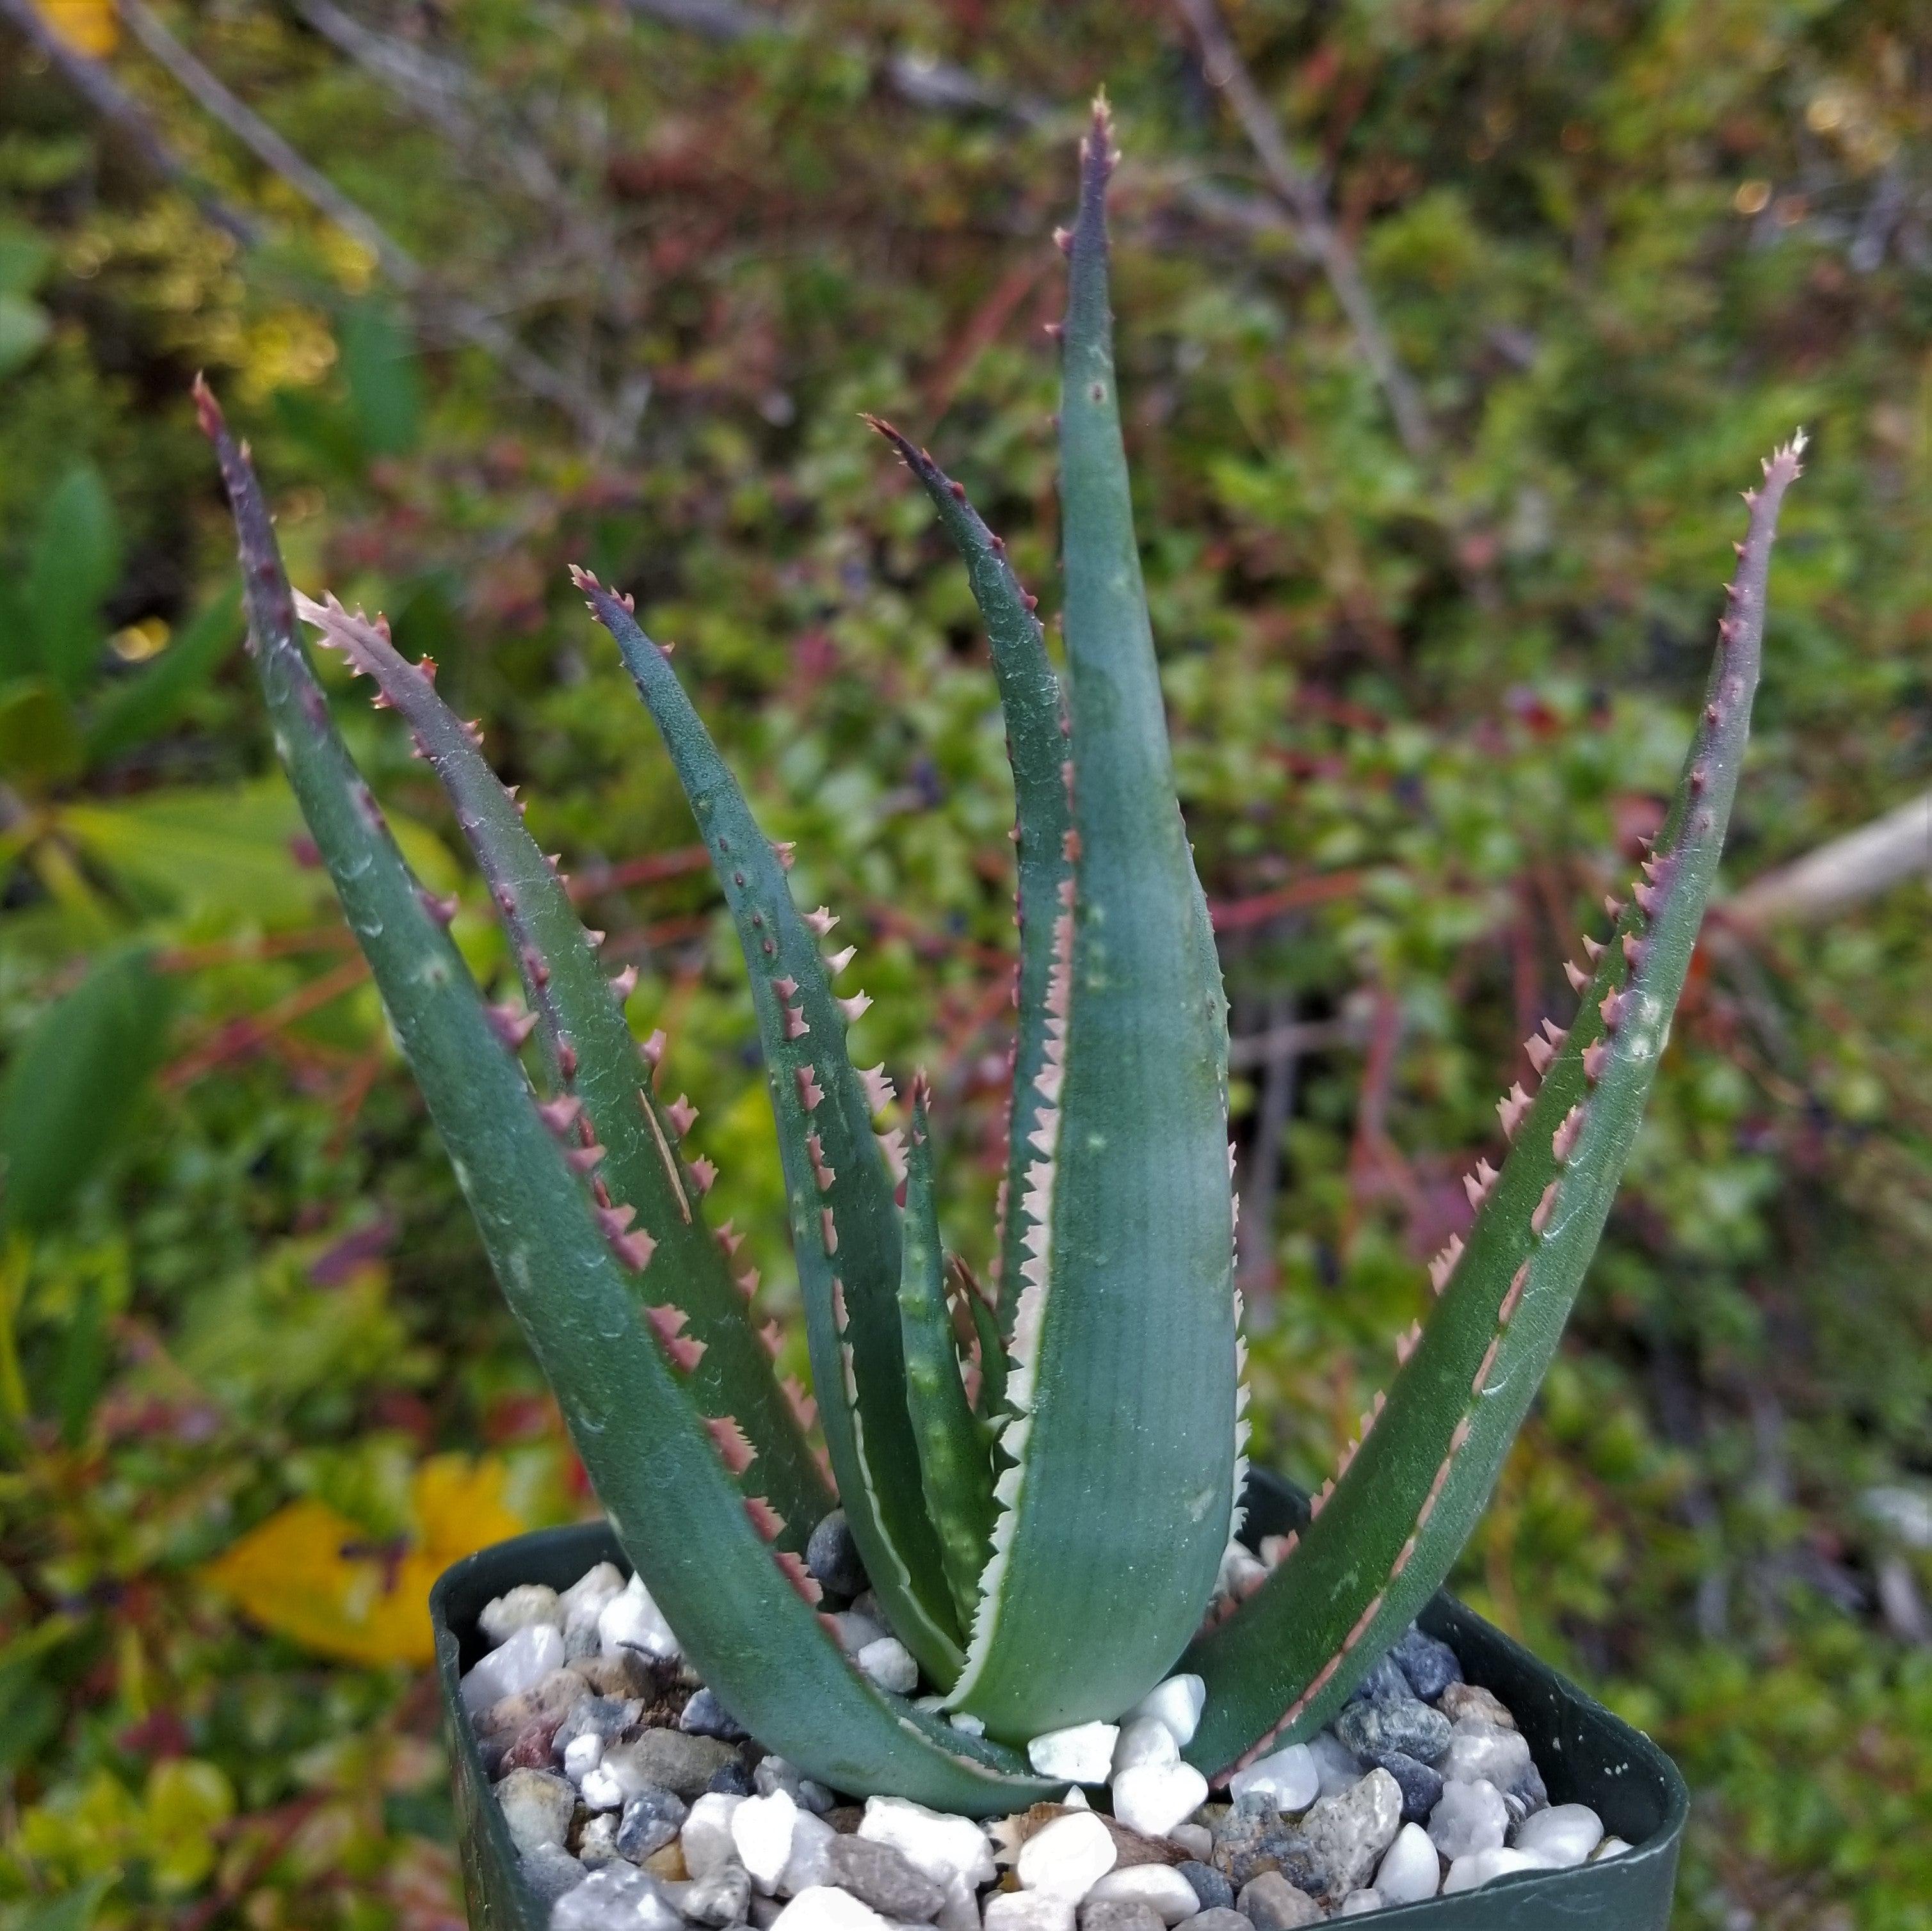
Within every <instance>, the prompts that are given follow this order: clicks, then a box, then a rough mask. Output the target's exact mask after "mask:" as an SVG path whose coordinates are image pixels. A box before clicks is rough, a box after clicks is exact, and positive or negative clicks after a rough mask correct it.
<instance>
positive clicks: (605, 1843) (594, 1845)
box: [577, 1810, 617, 1871]
mask: <svg viewBox="0 0 1932 1931" xmlns="http://www.w3.org/2000/svg"><path fill="white" fill-rule="evenodd" d="M616 1858H617V1813H616V1812H615V1811H614V1810H599V1811H598V1812H596V1813H595V1814H594V1815H592V1816H589V1817H586V1819H584V1820H583V1825H582V1827H581V1828H580V1829H579V1830H578V1831H577V1861H578V1863H580V1864H582V1865H583V1867H584V1869H585V1870H592V1871H594V1870H596V1869H598V1867H599V1866H600V1865H603V1864H614V1863H615V1862H616Z"/></svg>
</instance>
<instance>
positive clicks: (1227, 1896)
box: [1175, 1858, 1235, 1911]
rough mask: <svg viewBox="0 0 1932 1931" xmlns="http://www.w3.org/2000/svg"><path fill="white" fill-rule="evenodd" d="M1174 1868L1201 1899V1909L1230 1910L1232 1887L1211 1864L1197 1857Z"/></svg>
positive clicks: (1232, 1907)
mask: <svg viewBox="0 0 1932 1931" xmlns="http://www.w3.org/2000/svg"><path fill="white" fill-rule="evenodd" d="M1175 1868H1176V1869H1177V1870H1179V1872H1180V1873H1181V1876H1183V1877H1184V1878H1185V1879H1187V1882H1188V1885H1189V1888H1190V1889H1191V1890H1192V1891H1193V1893H1194V1895H1195V1896H1196V1897H1198V1898H1199V1900H1201V1909H1202V1910H1203V1911H1232V1910H1233V1909H1234V1908H1235V1887H1234V1886H1233V1885H1231V1884H1230V1883H1229V1882H1228V1880H1227V1879H1226V1878H1225V1877H1223V1876H1222V1875H1221V1873H1220V1872H1219V1871H1217V1870H1216V1869H1215V1868H1214V1866H1213V1865H1212V1864H1202V1862H1201V1861H1199V1859H1198V1858H1189V1859H1188V1861H1187V1862H1186V1863H1185V1864H1180V1865H1177V1866H1176V1867H1175Z"/></svg>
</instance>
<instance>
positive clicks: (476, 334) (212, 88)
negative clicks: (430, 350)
mask: <svg viewBox="0 0 1932 1931" xmlns="http://www.w3.org/2000/svg"><path fill="white" fill-rule="evenodd" d="M121 19H122V20H123V21H124V22H125V23H126V25H127V28H128V31H130V33H131V34H133V37H134V38H135V39H136V40H138V41H139V43H140V44H141V46H142V49H144V50H145V52H146V53H147V54H148V55H149V56H150V57H151V58H152V59H153V60H154V61H156V62H157V64H159V65H160V66H161V67H164V68H165V69H166V70H167V72H168V73H169V75H170V76H172V78H173V79H174V80H175V82H177V83H178V85H180V87H181V88H182V90H183V91H184V92H185V93H186V94H188V95H189V96H190V98H192V99H193V100H194V101H195V103H196V104H197V105H198V106H200V107H201V108H202V109H203V111H204V112H206V113H207V114H208V115H209V116H210V117H211V118H213V119H214V120H215V121H217V122H219V123H220V125H221V126H222V127H225V128H226V130H228V132H229V133H230V134H232V135H233V136H234V137H235V138H236V139H237V140H238V141H239V142H241V143H242V145H243V146H244V147H245V148H247V149H248V151H249V152H250V153H251V154H253V155H254V157H255V158H256V159H257V160H258V161H260V163H262V165H263V166H264V167H266V168H267V169H269V171H270V172H272V173H273V174H275V175H278V176H279V177H280V178H281V179H282V180H283V181H286V182H287V184H288V185H289V186H290V187H292V188H293V189H294V190H295V191H296V193H298V194H299V195H300V196H302V199H304V200H305V201H306V202H308V203H309V205H311V207H312V208H315V209H316V210H317V212H318V213H320V214H323V216H325V217H326V218H327V219H328V220H331V221H332V222H334V223H335V225H336V226H338V227H339V228H341V229H342V230H343V231H344V233H346V234H349V235H353V236H354V237H355V238H356V240H357V241H360V242H361V243H362V245H363V246H364V247H365V248H367V249H368V250H369V252H370V253H371V254H372V255H373V256H374V257H375V259H376V261H377V264H378V265H379V266H380V268H381V269H382V271H383V274H385V275H386V277H388V278H389V280H390V281H392V282H393V283H395V286H397V287H398V288H399V289H401V290H402V291H403V292H404V293H405V294H406V295H409V296H410V298H412V300H413V301H414V302H415V303H416V305H417V307H418V308H419V311H420V312H421V313H422V316H423V318H424V319H425V321H426V322H429V323H431V324H432V325H434V324H437V323H439V322H440V324H441V325H443V327H445V328H447V330H448V331H449V333H450V334H452V335H454V336H455V337H457V338H458V339H459V340H464V341H467V342H469V343H472V344H473V345H474V346H476V347H478V348H480V349H483V350H484V352H486V353H487V354H488V355H490V357H492V358H493V359H494V360H495V361H496V362H498V363H499V364H500V365H501V366H502V369H503V370H504V371H505V373H506V374H508V376H510V377H511V379H512V380H513V381H514V382H517V383H518V384H519V385H520V386H521V387H522V388H525V389H526V390H527V391H529V393H530V394H532V395H534V396H536V397H538V398H540V399H541V400H543V401H545V402H547V403H551V404H553V406H556V408H558V409H561V410H562V412H564V413H565V415H568V417H569V418H571V421H573V422H574V424H576V426H577V429H578V430H580V432H581V433H582V434H583V436H585V437H586V439H587V440H589V441H590V442H592V443H594V444H598V445H601V444H604V443H606V442H609V441H610V412H609V411H608V410H607V409H605V407H604V406H603V405H602V404H601V403H600V402H599V401H598V399H597V398H596V397H595V396H593V395H592V394H590V393H589V391H586V389H584V388H582V387H581V386H580V385H579V384H577V382H573V381H572V380H571V379H570V377H568V376H566V375H565V374H564V373H562V370H559V369H557V368H555V367H553V366H552V365H551V364H550V363H548V362H547V361H544V358H542V357H541V355H537V354H536V353H535V352H534V351H532V350H531V349H528V348H526V347H525V346H524V345H523V343H521V342H520V341H519V340H517V337H515V335H514V334H512V333H511V331H510V330H509V329H508V328H506V327H505V325H503V323H502V322H500V321H499V320H498V319H496V316H493V315H491V314H490V313H488V312H487V310H484V309H483V308H481V307H478V305H477V304H475V303H474V302H472V301H469V300H467V299H466V298H463V297H461V296H450V295H442V294H440V293H438V292H437V291H436V290H434V289H433V288H432V286H431V280H430V277H429V274H428V271H426V270H425V268H424V267H423V265H422V263H421V262H419V261H418V260H417V259H416V257H415V256H413V255H412V254H411V253H410V252H409V250H407V248H405V247H403V245H402V244H401V242H399V241H396V240H395V238H393V237H392V235H390V234H389V232H388V230H387V229H385V228H384V227H383V225H382V224H381V223H380V222H379V221H377V220H376V218H375V217H374V215H372V214H370V213H369V212H368V210H367V209H365V208H362V206H360V205H359V204H358V203H357V202H355V201H354V200H353V199H351V198H350V196H347V194H345V193H343V191H342V190H341V189H340V188H339V187H337V186H336V185H335V183H334V182H333V181H331V180H330V179H329V177H328V176H327V175H325V174H324V173H323V172H322V171H321V170H320V169H318V168H317V167H315V166H313V165H311V163H310V162H309V161H308V160H306V159H305V157H303V156H302V154H299V153H298V152H297V151H296V149H295V148H293V147H292V146H291V145H290V143H289V142H287V141H286V140H284V139H283V137H282V136H281V135H280V134H278V133H276V131H275V129H274V128H272V127H270V126H269V124H268V123H267V122H266V121H264V120H263V118H261V116H260V115H258V114H257V113H256V112H254V110H253V109H251V108H250V107H248V106H246V105H245V103H243V102H242V101H241V100H239V99H237V98H236V96H235V95H234V94H232V93H231V92H229V90H228V88H226V86H224V85H223V83H222V82H220V80H218V79H217V78H216V77H215V76H214V73H211V71H210V70H209V69H208V68H207V67H205V66H203V65H202V63H201V62H200V61H198V60H197V59H196V58H195V57H194V55H193V54H191V53H190V52H189V51H188V50H187V48H186V47H184V46H182V45H181V43H180V41H178V40H176V39H175V37H174V36H173V35H172V34H171V33H169V31H168V30H167V28H166V27H165V26H163V25H162V23H161V22H160V19H158V18H157V16H155V15H154V13H152V12H151V11H150V10H149V9H148V7H146V6H145V4H143V0H121Z"/></svg>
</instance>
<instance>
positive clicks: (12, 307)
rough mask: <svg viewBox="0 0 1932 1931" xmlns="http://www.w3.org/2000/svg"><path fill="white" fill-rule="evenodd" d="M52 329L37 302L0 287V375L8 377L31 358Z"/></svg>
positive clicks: (50, 323) (44, 311) (43, 310)
mask: <svg viewBox="0 0 1932 1931" xmlns="http://www.w3.org/2000/svg"><path fill="white" fill-rule="evenodd" d="M52 328H53V325H52V322H49V320H48V319H47V312H46V310H45V309H44V308H43V307H41V306H40V304H39V303H38V302H37V301H28V299H27V298H26V296H25V295H9V294H7V292H5V290H4V289H0V376H10V375H11V374H12V373H13V371H14V370H16V369H20V368H24V367H26V364H28V362H30V361H32V360H33V358H34V355H35V354H36V353H37V352H38V351H39V349H40V344H41V343H43V342H44V341H46V339H47V337H48V336H49V334H51V333H52Z"/></svg>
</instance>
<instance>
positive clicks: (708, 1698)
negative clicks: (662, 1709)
mask: <svg viewBox="0 0 1932 1931" xmlns="http://www.w3.org/2000/svg"><path fill="white" fill-rule="evenodd" d="M677 1727H678V1728H679V1729H680V1730H682V1731H683V1732H685V1735H687V1736H693V1737H715V1738H718V1741H720V1742H721V1743H727V1744H742V1742H743V1741H745V1738H747V1737H748V1736H749V1735H751V1732H750V1731H748V1729H745V1726H744V1725H743V1724H742V1723H739V1721H738V1720H737V1719H736V1717H733V1715H732V1714H731V1713H730V1711H728V1710H727V1709H726V1708H725V1707H724V1705H723V1704H721V1702H718V1699H717V1698H716V1697H715V1696H713V1695H712V1693H711V1692H710V1691H709V1690H698V1691H697V1692H696V1693H694V1695H693V1696H692V1697H691V1701H690V1702H688V1703H687V1704H686V1705H685V1706H684V1711H683V1714H682V1715H681V1716H680V1717H679V1718H678V1720H677Z"/></svg>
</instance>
